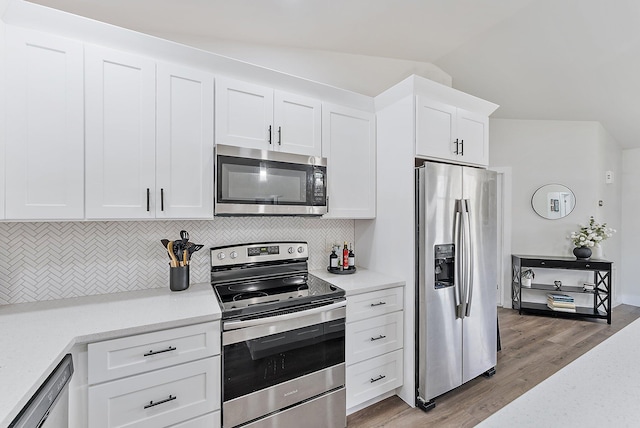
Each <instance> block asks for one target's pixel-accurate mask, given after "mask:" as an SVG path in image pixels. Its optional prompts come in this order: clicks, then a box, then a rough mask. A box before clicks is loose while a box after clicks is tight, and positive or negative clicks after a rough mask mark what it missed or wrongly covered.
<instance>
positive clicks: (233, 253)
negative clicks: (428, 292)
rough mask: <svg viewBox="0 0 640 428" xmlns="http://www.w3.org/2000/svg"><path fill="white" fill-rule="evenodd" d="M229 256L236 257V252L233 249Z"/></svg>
mask: <svg viewBox="0 0 640 428" xmlns="http://www.w3.org/2000/svg"><path fill="white" fill-rule="evenodd" d="M229 255H230V256H231V258H232V259H235V258H236V257H238V253H236V252H235V251H232V252H231V254H229Z"/></svg>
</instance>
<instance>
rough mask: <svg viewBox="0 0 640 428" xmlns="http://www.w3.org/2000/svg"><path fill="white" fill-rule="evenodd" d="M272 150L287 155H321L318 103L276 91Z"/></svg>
mask: <svg viewBox="0 0 640 428" xmlns="http://www.w3.org/2000/svg"><path fill="white" fill-rule="evenodd" d="M273 119H274V127H273V130H274V136H275V140H274V141H273V147H274V148H275V150H280V151H282V152H287V153H297V154H300V155H309V156H318V157H319V156H321V155H322V104H321V103H320V101H318V100H314V99H312V98H308V97H303V96H300V95H295V94H289V93H285V92H282V91H275V95H274V111H273Z"/></svg>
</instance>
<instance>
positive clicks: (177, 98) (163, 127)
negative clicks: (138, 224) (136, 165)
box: [155, 64, 214, 218]
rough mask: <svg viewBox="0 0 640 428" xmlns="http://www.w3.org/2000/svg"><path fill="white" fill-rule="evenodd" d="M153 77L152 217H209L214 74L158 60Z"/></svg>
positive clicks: (211, 179) (211, 201) (211, 205)
mask: <svg viewBox="0 0 640 428" xmlns="http://www.w3.org/2000/svg"><path fill="white" fill-rule="evenodd" d="M157 81H158V86H157V97H158V98H157V142H156V191H155V201H156V204H155V212H156V217H158V218H213V91H214V88H213V84H214V83H213V82H214V77H213V75H212V74H210V73H207V72H204V71H200V70H194V69H189V68H185V67H181V66H177V65H172V64H158V68H157ZM158 201H159V202H158Z"/></svg>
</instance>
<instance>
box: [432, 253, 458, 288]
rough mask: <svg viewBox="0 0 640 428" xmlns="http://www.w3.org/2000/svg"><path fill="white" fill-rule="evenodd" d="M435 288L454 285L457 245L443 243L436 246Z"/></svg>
mask: <svg viewBox="0 0 640 428" xmlns="http://www.w3.org/2000/svg"><path fill="white" fill-rule="evenodd" d="M434 261H435V288H436V290H437V289H439V288H445V287H452V286H453V280H454V278H453V277H454V272H455V246H454V245H453V244H442V245H436V246H435V247H434Z"/></svg>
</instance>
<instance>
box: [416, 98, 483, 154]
mask: <svg viewBox="0 0 640 428" xmlns="http://www.w3.org/2000/svg"><path fill="white" fill-rule="evenodd" d="M416 156H417V157H423V158H435V159H442V160H446V161H452V162H455V163H459V164H470V165H482V166H486V165H488V164H489V118H488V117H487V116H485V115H481V114H478V113H474V112H470V111H467V110H463V109H461V108H457V107H455V106H452V105H448V104H444V103H441V102H437V101H433V100H430V99H429V98H427V97H424V96H420V95H418V96H416Z"/></svg>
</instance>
